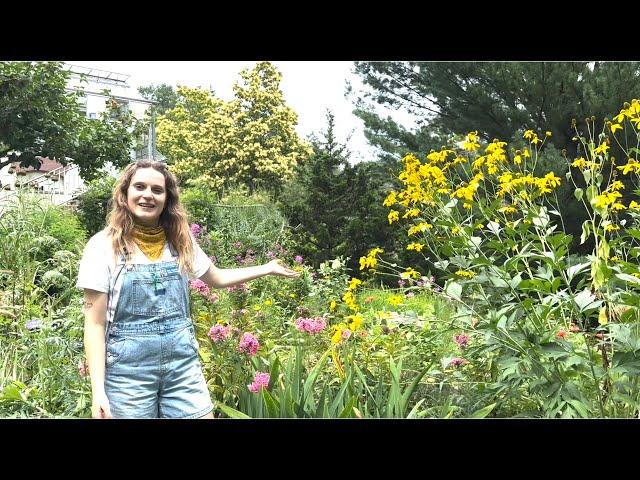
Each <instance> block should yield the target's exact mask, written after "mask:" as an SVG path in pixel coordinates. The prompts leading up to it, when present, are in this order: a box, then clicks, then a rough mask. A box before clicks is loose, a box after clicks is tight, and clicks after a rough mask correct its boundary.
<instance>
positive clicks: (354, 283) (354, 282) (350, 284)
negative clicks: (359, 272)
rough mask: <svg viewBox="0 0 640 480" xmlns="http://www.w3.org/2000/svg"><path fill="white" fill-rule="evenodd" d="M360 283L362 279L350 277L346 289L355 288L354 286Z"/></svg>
mask: <svg viewBox="0 0 640 480" xmlns="http://www.w3.org/2000/svg"><path fill="white" fill-rule="evenodd" d="M360 284H362V280H359V279H357V278H352V279H351V280H350V281H349V287H348V288H347V289H348V290H355V289H356V288H358V285H360Z"/></svg>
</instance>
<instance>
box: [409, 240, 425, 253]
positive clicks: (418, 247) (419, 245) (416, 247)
mask: <svg viewBox="0 0 640 480" xmlns="http://www.w3.org/2000/svg"><path fill="white" fill-rule="evenodd" d="M423 248H424V244H423V243H415V242H413V243H410V244H409V245H407V250H415V251H416V252H420V251H422V249H423Z"/></svg>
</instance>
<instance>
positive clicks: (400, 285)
mask: <svg viewBox="0 0 640 480" xmlns="http://www.w3.org/2000/svg"><path fill="white" fill-rule="evenodd" d="M405 283H406V282H405V281H404V280H398V286H399V287H404V285H405Z"/></svg>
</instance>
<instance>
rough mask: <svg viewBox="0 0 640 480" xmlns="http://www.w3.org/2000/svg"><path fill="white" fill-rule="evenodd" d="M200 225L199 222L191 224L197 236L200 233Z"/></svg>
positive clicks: (194, 234)
mask: <svg viewBox="0 0 640 480" xmlns="http://www.w3.org/2000/svg"><path fill="white" fill-rule="evenodd" d="M200 230H201V228H200V225H198V224H197V223H194V224H192V225H191V233H193V236H194V237H197V236H198V234H199V233H200Z"/></svg>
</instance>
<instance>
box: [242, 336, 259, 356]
mask: <svg viewBox="0 0 640 480" xmlns="http://www.w3.org/2000/svg"><path fill="white" fill-rule="evenodd" d="M258 348H260V343H259V342H258V339H257V338H256V337H254V336H253V335H252V334H250V333H249V332H245V333H244V334H243V335H242V338H241V339H240V344H239V345H238V350H240V351H241V352H244V353H246V354H247V355H249V356H250V357H252V356H253V355H255V354H256V352H257V351H258Z"/></svg>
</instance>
